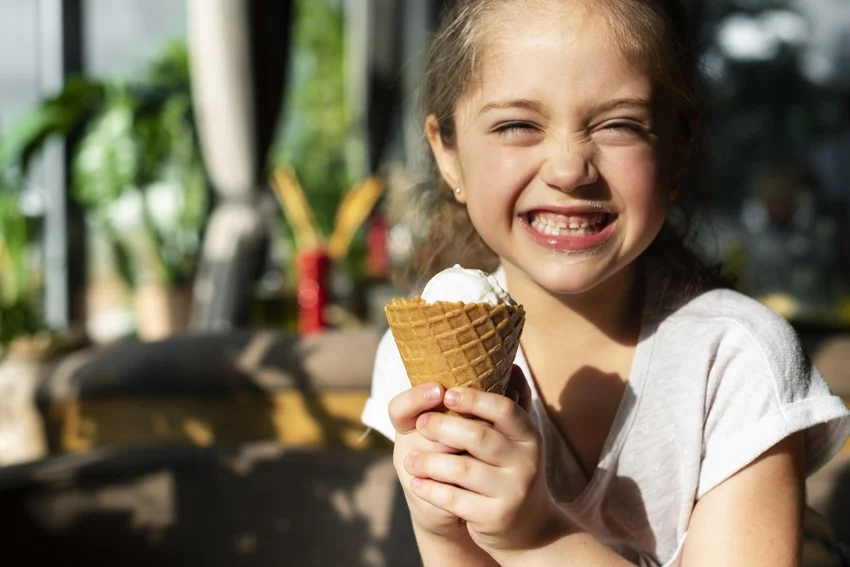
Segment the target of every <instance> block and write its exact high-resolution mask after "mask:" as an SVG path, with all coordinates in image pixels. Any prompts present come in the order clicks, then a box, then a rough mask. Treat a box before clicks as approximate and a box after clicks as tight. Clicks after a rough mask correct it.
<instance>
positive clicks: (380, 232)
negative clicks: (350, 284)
mask: <svg viewBox="0 0 850 567" xmlns="http://www.w3.org/2000/svg"><path fill="white" fill-rule="evenodd" d="M388 243H389V227H388V226H387V221H386V219H385V218H384V215H382V214H381V213H380V211H378V212H376V213H375V214H374V215H372V220H371V222H370V223H369V228H368V231H367V232H366V270H367V272H368V273H369V275H370V276H372V277H376V278H382V277H385V276H386V275H387V274H388V273H389V271H390V252H389V246H388Z"/></svg>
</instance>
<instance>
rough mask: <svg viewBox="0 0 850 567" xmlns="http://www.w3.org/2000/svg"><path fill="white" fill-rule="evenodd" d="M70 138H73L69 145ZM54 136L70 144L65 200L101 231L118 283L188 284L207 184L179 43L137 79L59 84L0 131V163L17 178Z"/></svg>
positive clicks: (83, 79) (76, 79) (205, 205)
mask: <svg viewBox="0 0 850 567" xmlns="http://www.w3.org/2000/svg"><path fill="white" fill-rule="evenodd" d="M73 134H81V137H79V139H78V141H76V140H77V137H76V136H74V135H73ZM54 136H58V137H66V138H67V139H69V140H72V141H75V145H74V146H73V147H72V148H70V151H71V152H72V155H73V156H74V157H73V164H72V195H73V198H74V199H75V200H76V201H77V202H78V203H79V204H80V205H81V206H82V207H83V208H84V209H85V210H86V211H87V213H88V218H89V221H90V222H91V223H92V224H93V225H95V226H96V227H97V228H98V229H99V230H100V231H101V232H102V233H103V234H104V235H105V236H106V238H107V240H108V242H109V244H110V246H111V248H112V251H113V256H114V259H115V265H116V268H117V271H118V273H119V275H120V276H121V277H122V279H123V280H124V281H125V283H126V284H127V285H128V286H129V287H130V288H134V287H135V286H137V285H138V284H139V283H140V282H141V280H142V279H145V278H155V279H156V280H158V281H159V282H161V283H163V284H165V285H169V286H171V285H179V284H182V283H185V282H187V281H188V280H189V279H190V278H191V277H192V275H193V273H194V270H195V263H196V259H197V256H198V249H199V246H200V235H201V232H202V231H203V227H204V223H205V220H206V216H207V214H206V213H207V208H208V185H207V179H206V173H205V170H204V167H203V164H202V159H201V154H200V149H199V144H198V141H197V134H196V131H195V126H194V122H193V117H192V106H191V90H190V81H189V64H188V55H187V51H186V48H185V46H184V45H183V44H181V43H172V44H169V45H168V46H167V48H166V49H165V50H164V52H163V54H162V56H161V57H159V58H158V59H157V60H156V61H154V62H153V63H152V64H151V66H150V67H149V69H148V70H147V72H146V73H145V74H144V75H143V76H142V77H141V79H136V80H128V79H100V78H91V77H74V78H72V79H70V80H68V81H67V82H66V84H65V85H64V86H63V89H62V90H61V91H60V92H59V93H58V94H57V95H55V96H52V97H48V98H45V99H44V100H43V101H42V102H41V103H40V104H39V105H38V106H37V107H36V108H35V109H33V110H32V111H31V112H30V113H28V114H27V115H26V116H24V117H23V118H22V119H21V120H19V121H18V122H16V123H15V125H14V126H13V128H12V129H11V130H10V131H9V132H8V133H7V134H6V135H5V136H4V137H3V139H2V142H0V169H2V170H3V171H6V172H8V171H20V172H21V177H22V179H25V178H26V174H27V172H28V169H29V165H30V161H31V158H32V157H33V156H34V155H35V154H37V153H38V151H39V150H40V149H41V148H42V147H43V146H44V143H45V141H47V140H48V139H50V138H51V137H54ZM128 209H130V211H131V213H133V214H132V215H131V216H132V217H133V218H129V219H128V218H127V215H126V213H127V210H128ZM121 211H124V213H125V214H124V216H123V217H122V216H121V215H120V213H121ZM128 221H129V223H128ZM128 224H129V226H128Z"/></svg>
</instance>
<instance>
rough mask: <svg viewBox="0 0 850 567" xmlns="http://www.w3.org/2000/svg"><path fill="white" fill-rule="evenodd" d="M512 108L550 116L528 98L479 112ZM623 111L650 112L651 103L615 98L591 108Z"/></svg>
mask: <svg viewBox="0 0 850 567" xmlns="http://www.w3.org/2000/svg"><path fill="white" fill-rule="evenodd" d="M510 108H520V109H523V110H530V111H532V112H536V113H537V114H541V115H543V116H548V114H547V112H546V107H545V106H544V105H543V104H541V103H540V102H538V101H536V100H531V99H527V98H518V99H513V100H504V101H495V102H488V103H487V104H485V105H484V106H483V107H482V108H481V110H480V111H479V112H478V115H479V116H481V115H482V114H484V113H486V112H489V111H490V110H503V109H510ZM623 109H632V110H649V109H650V102H649V100H647V99H645V98H615V99H612V100H607V101H605V102H602V103H600V104H597V105H596V106H593V107H591V108H590V110H591V111H592V113H593V114H602V113H605V112H611V111H612V110H623Z"/></svg>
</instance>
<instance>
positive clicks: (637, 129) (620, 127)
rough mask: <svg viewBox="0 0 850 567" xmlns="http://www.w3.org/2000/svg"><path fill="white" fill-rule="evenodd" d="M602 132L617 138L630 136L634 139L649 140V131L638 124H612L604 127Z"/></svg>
mask: <svg viewBox="0 0 850 567" xmlns="http://www.w3.org/2000/svg"><path fill="white" fill-rule="evenodd" d="M602 131H603V132H605V133H610V134H613V135H617V136H629V137H633V138H644V139H645V138H647V137H648V136H649V132H648V131H647V129H646V128H645V127H644V126H643V125H641V124H638V123H636V122H611V123H608V124H605V125H604V126H603V127H602Z"/></svg>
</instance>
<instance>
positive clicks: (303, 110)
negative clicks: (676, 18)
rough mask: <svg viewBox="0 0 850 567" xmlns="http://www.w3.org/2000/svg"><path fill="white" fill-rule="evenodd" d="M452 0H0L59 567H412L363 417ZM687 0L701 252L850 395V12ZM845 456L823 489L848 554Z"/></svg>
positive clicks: (17, 503)
mask: <svg viewBox="0 0 850 567" xmlns="http://www.w3.org/2000/svg"><path fill="white" fill-rule="evenodd" d="M448 4H450V2H446V1H445V0H404V1H402V0H0V524H2V525H0V529H2V530H3V533H4V535H5V537H4V538H3V540H4V541H6V540H8V541H12V542H18V543H17V545H19V546H20V547H21V549H24V548H25V549H27V556H28V557H30V558H32V559H35V560H37V564H41V563H38V561H41V560H44V561H48V560H57V559H61V560H63V561H68V560H70V561H71V563H72V564H76V563H77V562H79V563H82V562H84V561H85V562H86V563H87V564H88V565H92V564H93V565H137V564H138V565H143V564H144V565H147V564H149V563H150V562H151V561H158V562H160V563H167V564H169V565H170V564H172V563H173V564H175V565H177V564H178V562H179V563H180V564H182V565H185V564H187V563H188V564H189V565H236V564H238V565H271V564H273V563H274V564H284V565H369V566H372V565H408V564H410V565H414V564H417V563H416V561H415V556H414V553H412V552H411V550H412V549H413V547H412V546H413V542H412V539H411V538H412V536H411V534H410V528H409V520H408V519H407V518H406V516H407V513H406V509H405V506H404V504H403V501H402V500H400V498H401V496H400V493H399V491H398V489H397V483H396V481H395V475H394V472H393V469H392V464H391V462H390V460H389V446H388V444H386V443H385V442H383V441H382V440H381V439H379V438H378V435H377V434H375V433H371V434H366V433H365V432H364V430H363V427H361V426H360V425H359V415H360V411H361V409H362V406H363V403H364V402H365V399H366V397H367V396H368V389H369V379H370V376H371V368H372V364H373V361H374V352H375V348H376V347H377V341H378V338H379V337H380V334H381V332H382V331H383V330H384V329H385V327H386V321H385V319H384V314H383V307H384V305H385V304H386V302H387V301H388V298H389V297H391V296H393V295H406V294H408V293H409V292H410V287H409V283H408V282H407V281H406V280H405V279H404V278H402V277H397V276H400V274H403V273H404V270H405V268H406V266H407V264H408V262H409V260H410V257H411V253H412V250H413V246H414V244H415V242H416V240H417V237H418V235H419V228H420V227H421V219H420V218H418V217H417V216H416V214H415V213H416V211H415V210H414V209H413V208H412V207H411V198H410V194H409V192H410V191H411V190H412V189H413V188H414V187H415V185H416V183H417V182H420V181H422V180H423V179H424V178H425V176H426V175H427V173H428V171H427V168H426V164H427V162H426V160H425V154H424V152H425V151H426V145H425V144H424V141H423V136H422V131H421V127H420V117H419V115H418V113H417V88H418V85H419V81H420V76H421V72H422V69H423V65H424V60H423V58H424V54H425V50H426V49H427V45H428V40H429V37H430V34H431V33H432V32H433V30H434V28H435V27H436V25H437V24H438V22H439V19H440V15H441V13H442V11H443V9H444V8H445V6H447V5H448ZM688 4H689V8H690V13H691V18H692V24H693V28H694V30H695V33H696V38H697V40H698V43H699V45H700V50H701V53H702V62H703V66H702V67H703V69H702V73H703V77H702V79H703V83H704V87H705V98H706V106H707V110H708V123H709V126H710V129H709V132H708V135H707V139H706V141H705V144H704V148H703V149H704V150H705V151H704V152H703V159H702V162H701V163H700V168H699V170H698V174H697V175H696V176H695V179H694V180H693V183H698V184H700V185H703V186H705V187H708V188H710V189H711V190H712V192H713V198H712V207H711V209H710V211H709V212H708V214H706V215H705V216H704V218H703V219H702V221H703V223H702V225H703V230H702V231H701V232H700V236H699V243H700V246H701V248H702V250H703V253H704V254H705V255H706V256H707V257H708V258H710V259H713V260H718V261H722V262H723V263H724V265H725V266H726V270H727V271H728V272H729V273H730V274H732V275H734V276H735V277H736V278H737V281H738V285H739V289H740V290H741V291H743V292H745V293H748V294H750V295H752V296H753V297H755V298H757V299H759V300H761V301H763V302H764V303H766V304H767V305H769V306H770V307H772V308H773V309H775V310H776V311H777V312H779V313H780V314H781V315H783V316H784V317H786V318H787V319H788V320H789V321H790V322H791V323H792V324H793V325H794V326H795V328H797V330H798V332H799V333H800V336H801V338H802V340H803V342H804V344H805V346H806V348H807V350H808V352H809V355H810V356H811V357H812V358H813V359H814V360H815V362H816V364H818V366H819V368H820V369H821V371H822V372H823V374H824V375H825V376H826V378H827V380H828V381H829V382H830V385H831V386H832V388H833V390H834V391H835V392H836V393H837V394H839V395H841V396H843V397H844V398H845V399H847V400H850V370H848V368H850V183H849V182H848V179H850V74H848V73H847V71H846V69H847V68H848V67H850V4H848V2H847V0H736V1H730V0H688ZM848 455H850V451H847V450H845V451H842V453H841V454H840V455H839V456H838V457H837V458H836V459H835V460H834V461H833V462H832V463H830V464H829V465H828V466H827V467H826V468H825V469H824V470H823V471H821V472H820V473H818V475H816V476H815V477H813V478H812V479H810V480H809V503H810V504H811V505H812V507H814V508H815V509H817V510H818V511H819V512H820V513H821V514H822V515H823V517H824V518H825V520H826V522H827V523H829V524H831V528H832V529H833V530H834V532H835V533H836V535H837V536H838V537H839V538H840V539H843V541H845V542H846V543H847V544H850V518H848V516H847V513H848V512H847V510H850V456H848ZM824 529H826V526H824ZM816 539H817V538H813V541H814V540H816ZM44 543H49V544H50V545H37V544H44ZM808 553H809V557H810V558H811V557H814V555H812V553H815V551H813V550H811V549H810V550H809V551H808ZM826 555H827V557H826V558H824V559H823V561H831V560H836V561H837V559H836V558H835V557H828V553H827V554H826ZM811 564H823V565H832V564H837V563H829V562H824V563H811Z"/></svg>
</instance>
